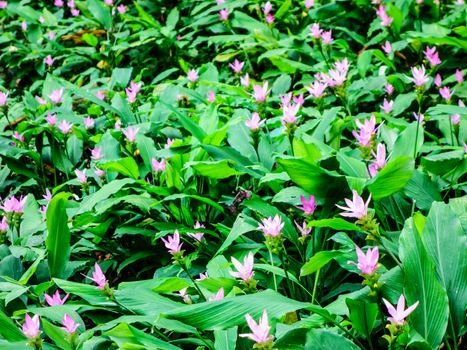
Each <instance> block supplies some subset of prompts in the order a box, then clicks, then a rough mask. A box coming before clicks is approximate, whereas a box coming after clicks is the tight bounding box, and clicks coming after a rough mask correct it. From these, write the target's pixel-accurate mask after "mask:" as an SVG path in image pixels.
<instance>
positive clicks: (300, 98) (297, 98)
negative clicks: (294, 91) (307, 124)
mask: <svg viewBox="0 0 467 350" xmlns="http://www.w3.org/2000/svg"><path fill="white" fill-rule="evenodd" d="M292 100H293V101H294V103H296V104H297V105H300V106H303V104H304V103H305V99H304V98H303V94H300V95H298V96H294V97H292Z"/></svg>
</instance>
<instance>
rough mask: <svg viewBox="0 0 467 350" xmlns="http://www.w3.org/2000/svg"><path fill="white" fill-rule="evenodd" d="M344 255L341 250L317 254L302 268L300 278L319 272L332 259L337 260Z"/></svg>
mask: <svg viewBox="0 0 467 350" xmlns="http://www.w3.org/2000/svg"><path fill="white" fill-rule="evenodd" d="M343 254H344V252H342V251H340V250H323V251H321V252H318V253H316V254H315V255H313V257H312V258H311V259H310V260H308V261H307V262H306V263H305V264H304V265H303V266H302V268H301V269H300V276H307V275H309V274H311V273H313V272H316V271H318V270H319V269H321V268H322V267H323V266H325V265H326V264H327V263H329V262H330V261H331V260H332V259H335V258H337V257H339V256H341V255H343Z"/></svg>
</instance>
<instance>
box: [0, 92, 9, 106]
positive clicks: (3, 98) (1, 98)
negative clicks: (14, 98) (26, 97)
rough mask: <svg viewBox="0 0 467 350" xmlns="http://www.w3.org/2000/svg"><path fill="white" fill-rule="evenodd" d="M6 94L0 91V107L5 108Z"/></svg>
mask: <svg viewBox="0 0 467 350" xmlns="http://www.w3.org/2000/svg"><path fill="white" fill-rule="evenodd" d="M8 94H9V93H8V92H3V91H0V106H5V105H6V102H7V99H8Z"/></svg>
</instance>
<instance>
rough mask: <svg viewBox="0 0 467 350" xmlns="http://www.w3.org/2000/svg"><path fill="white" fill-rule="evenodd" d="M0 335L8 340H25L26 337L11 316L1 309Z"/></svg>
mask: <svg viewBox="0 0 467 350" xmlns="http://www.w3.org/2000/svg"><path fill="white" fill-rule="evenodd" d="M0 335H1V336H2V337H3V338H5V339H6V340H8V341H12V342H15V341H17V342H19V341H24V340H25V339H26V337H25V336H24V334H23V333H22V332H21V331H20V330H19V328H18V327H17V326H16V325H15V324H14V323H13V321H12V320H10V318H9V317H8V316H7V315H5V314H4V313H3V311H2V310H0Z"/></svg>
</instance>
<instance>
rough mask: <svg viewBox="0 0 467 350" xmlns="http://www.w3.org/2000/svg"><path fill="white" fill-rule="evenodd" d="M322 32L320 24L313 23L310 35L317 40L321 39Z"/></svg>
mask: <svg viewBox="0 0 467 350" xmlns="http://www.w3.org/2000/svg"><path fill="white" fill-rule="evenodd" d="M322 32H323V30H322V29H320V27H319V23H313V25H312V26H311V27H310V34H311V36H312V37H313V38H315V39H318V38H320V37H321V33H322Z"/></svg>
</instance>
